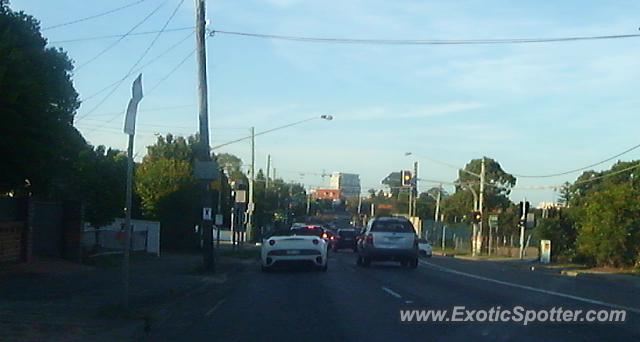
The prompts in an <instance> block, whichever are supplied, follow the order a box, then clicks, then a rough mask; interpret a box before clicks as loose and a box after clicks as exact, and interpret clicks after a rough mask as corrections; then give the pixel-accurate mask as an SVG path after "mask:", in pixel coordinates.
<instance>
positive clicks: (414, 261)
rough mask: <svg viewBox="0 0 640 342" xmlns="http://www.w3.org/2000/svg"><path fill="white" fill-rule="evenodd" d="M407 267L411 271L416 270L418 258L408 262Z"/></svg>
mask: <svg viewBox="0 0 640 342" xmlns="http://www.w3.org/2000/svg"><path fill="white" fill-rule="evenodd" d="M409 267H410V268H412V269H416V268H418V258H415V259H413V260H411V261H410V262H409Z"/></svg>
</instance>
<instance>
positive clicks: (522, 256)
mask: <svg viewBox="0 0 640 342" xmlns="http://www.w3.org/2000/svg"><path fill="white" fill-rule="evenodd" d="M526 203H527V198H526V197H525V198H524V199H523V200H522V206H523V208H524V206H525V205H526ZM526 220H527V213H526V210H524V209H523V210H522V212H521V213H520V259H523V258H524V226H525V225H526V223H525V222H526ZM523 223H524V224H523Z"/></svg>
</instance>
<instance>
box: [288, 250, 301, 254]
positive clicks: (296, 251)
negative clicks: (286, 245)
mask: <svg viewBox="0 0 640 342" xmlns="http://www.w3.org/2000/svg"><path fill="white" fill-rule="evenodd" d="M287 254H289V255H291V254H300V251H299V250H296V249H292V250H288V251H287Z"/></svg>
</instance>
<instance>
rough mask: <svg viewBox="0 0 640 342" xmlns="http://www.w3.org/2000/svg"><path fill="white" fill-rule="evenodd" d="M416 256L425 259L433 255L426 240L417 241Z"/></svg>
mask: <svg viewBox="0 0 640 342" xmlns="http://www.w3.org/2000/svg"><path fill="white" fill-rule="evenodd" d="M418 254H419V255H420V256H422V257H425V258H431V256H432V255H433V248H432V247H431V244H430V243H429V242H428V241H427V240H425V239H419V240H418Z"/></svg>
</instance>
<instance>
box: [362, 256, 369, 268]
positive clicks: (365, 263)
mask: <svg viewBox="0 0 640 342" xmlns="http://www.w3.org/2000/svg"><path fill="white" fill-rule="evenodd" d="M369 266H371V260H370V259H369V258H362V267H369Z"/></svg>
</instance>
